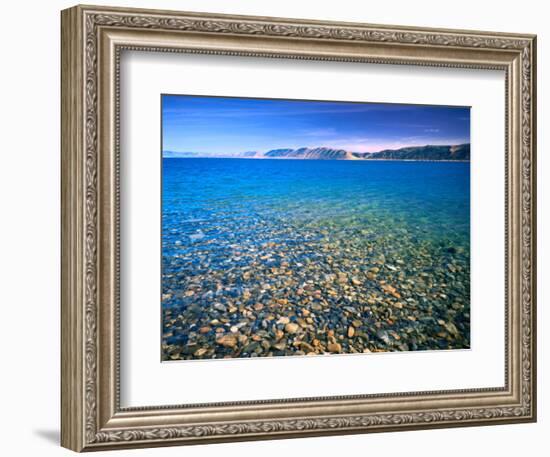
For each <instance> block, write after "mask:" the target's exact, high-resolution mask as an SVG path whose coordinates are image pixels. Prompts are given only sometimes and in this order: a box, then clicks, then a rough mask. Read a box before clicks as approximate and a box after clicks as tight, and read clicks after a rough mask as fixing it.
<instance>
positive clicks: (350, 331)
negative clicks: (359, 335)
mask: <svg viewBox="0 0 550 457" xmlns="http://www.w3.org/2000/svg"><path fill="white" fill-rule="evenodd" d="M353 335H355V328H353V327H352V326H350V327H348V338H353Z"/></svg>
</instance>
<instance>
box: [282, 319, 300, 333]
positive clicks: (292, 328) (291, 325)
mask: <svg viewBox="0 0 550 457" xmlns="http://www.w3.org/2000/svg"><path fill="white" fill-rule="evenodd" d="M299 328H300V326H299V325H298V324H295V323H293V322H290V323H288V324H286V325H285V331H286V332H287V333H296V332H297V331H298V329H299Z"/></svg>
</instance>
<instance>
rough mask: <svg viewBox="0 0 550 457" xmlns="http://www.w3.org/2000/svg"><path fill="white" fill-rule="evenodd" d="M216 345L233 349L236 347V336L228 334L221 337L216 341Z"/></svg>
mask: <svg viewBox="0 0 550 457" xmlns="http://www.w3.org/2000/svg"><path fill="white" fill-rule="evenodd" d="M216 343H218V344H219V345H221V346H223V347H226V348H234V347H235V346H237V336H236V335H230V334H227V335H223V336H222V337H220V338H218V339H217V340H216Z"/></svg>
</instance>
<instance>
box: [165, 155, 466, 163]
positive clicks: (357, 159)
mask: <svg viewBox="0 0 550 457" xmlns="http://www.w3.org/2000/svg"><path fill="white" fill-rule="evenodd" d="M162 159H163V160H164V159H178V160H179V159H184V160H185V159H232V160H303V161H307V162H313V161H316V162H447V163H470V162H471V160H447V159H442V160H435V159H359V158H356V159H304V158H301V157H230V156H216V157H205V156H200V157H164V156H163V157H162Z"/></svg>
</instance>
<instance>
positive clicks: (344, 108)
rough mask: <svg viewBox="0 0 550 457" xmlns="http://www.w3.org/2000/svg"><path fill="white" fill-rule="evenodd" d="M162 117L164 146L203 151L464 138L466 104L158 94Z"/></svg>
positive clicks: (383, 145) (378, 145)
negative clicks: (455, 105)
mask: <svg viewBox="0 0 550 457" xmlns="http://www.w3.org/2000/svg"><path fill="white" fill-rule="evenodd" d="M162 123H163V124H162V128H163V149H164V150H165V151H178V152H200V153H205V154H206V153H214V154H226V153H237V152H245V151H259V152H265V151H268V150H270V149H277V148H298V147H303V146H305V147H317V146H327V147H331V148H339V149H346V150H348V151H352V152H375V151H379V150H382V149H396V148H400V147H405V146H423V145H426V144H445V145H447V144H460V143H469V142H470V109H469V108H468V107H450V106H433V105H432V106H429V105H401V104H381V103H349V102H330V101H322V102H319V101H296V100H272V99H247V98H228V97H203V96H187V95H163V96H162Z"/></svg>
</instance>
